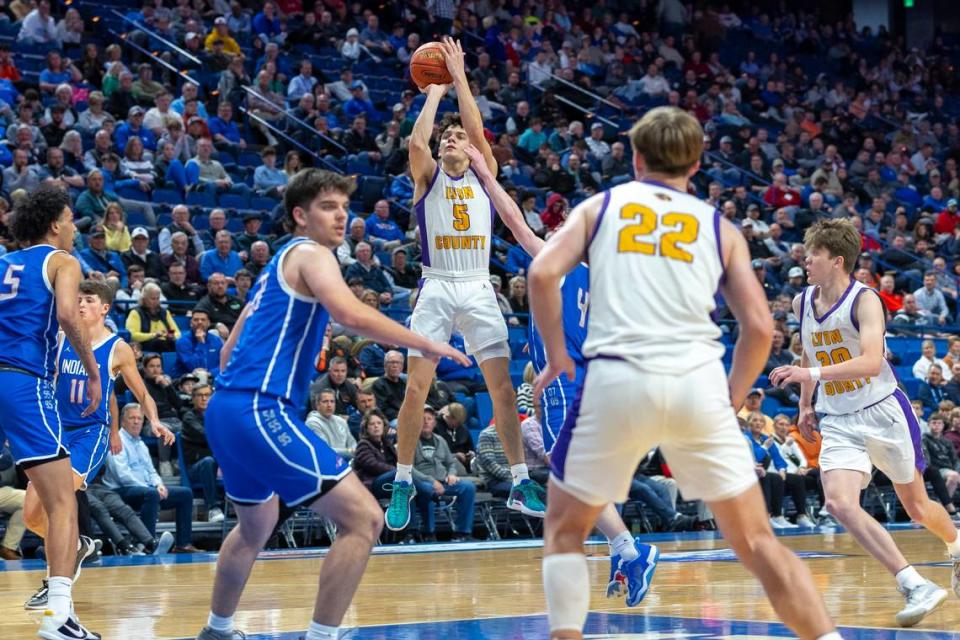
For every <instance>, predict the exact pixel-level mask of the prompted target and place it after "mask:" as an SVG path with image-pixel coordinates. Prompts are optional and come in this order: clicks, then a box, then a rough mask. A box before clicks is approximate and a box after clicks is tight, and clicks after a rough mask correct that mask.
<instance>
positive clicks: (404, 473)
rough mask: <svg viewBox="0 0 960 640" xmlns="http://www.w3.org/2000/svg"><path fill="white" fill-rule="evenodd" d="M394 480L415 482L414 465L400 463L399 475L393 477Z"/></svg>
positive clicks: (398, 466) (398, 467)
mask: <svg viewBox="0 0 960 640" xmlns="http://www.w3.org/2000/svg"><path fill="white" fill-rule="evenodd" d="M393 481H394V482H409V483H411V484H413V465H412V464H398V465H397V475H395V476H394V477H393Z"/></svg>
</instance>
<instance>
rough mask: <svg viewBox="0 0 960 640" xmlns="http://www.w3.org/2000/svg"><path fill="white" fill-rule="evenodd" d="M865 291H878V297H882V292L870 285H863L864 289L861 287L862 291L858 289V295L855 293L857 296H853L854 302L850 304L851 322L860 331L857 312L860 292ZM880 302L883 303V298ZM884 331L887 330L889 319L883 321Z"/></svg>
mask: <svg viewBox="0 0 960 640" xmlns="http://www.w3.org/2000/svg"><path fill="white" fill-rule="evenodd" d="M865 291H869V292H871V293H876V294H877V297H878V298H879V297H880V294H879V293H877V291H876V290H875V289H871V288H870V287H863V288H862V289H860V291H857V295H855V296H854V297H853V304H851V305H850V323H851V324H853V328H854V329H856V330H857V331H860V321H859V320H857V314H856V309H857V298H859V297H860V294H861V293H864V292H865ZM880 304H883V300H882V299H881V300H880ZM883 332H884V333H886V332H887V321H886V319H884V321H883Z"/></svg>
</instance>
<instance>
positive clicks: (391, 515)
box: [383, 482, 417, 531]
mask: <svg viewBox="0 0 960 640" xmlns="http://www.w3.org/2000/svg"><path fill="white" fill-rule="evenodd" d="M392 491H393V494H392V495H391V496H390V506H389V507H387V512H386V513H385V514H384V516H383V519H384V520H385V521H386V523H387V529H390V530H391V531H403V530H404V529H406V528H407V525H408V524H410V503H411V502H413V497H414V496H416V495H417V488H416V487H414V486H413V483H411V482H394V483H393V487H392Z"/></svg>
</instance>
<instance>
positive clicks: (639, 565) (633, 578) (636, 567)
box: [620, 542, 660, 607]
mask: <svg viewBox="0 0 960 640" xmlns="http://www.w3.org/2000/svg"><path fill="white" fill-rule="evenodd" d="M636 544H637V551H639V552H640V555H639V556H637V557H636V558H634V559H633V560H631V561H630V562H625V563H623V566H621V567H620V573H622V574H623V575H624V576H626V579H627V606H628V607H635V606H637V605H638V604H640V601H641V600H643V598H644V596H646V595H647V591H649V590H650V583H651V582H652V581H653V573H654V572H655V571H656V570H657V560H659V559H660V549H658V548H657V547H656V546H654V545H652V544H650V545H647V544H640V543H639V542H637V543H636Z"/></svg>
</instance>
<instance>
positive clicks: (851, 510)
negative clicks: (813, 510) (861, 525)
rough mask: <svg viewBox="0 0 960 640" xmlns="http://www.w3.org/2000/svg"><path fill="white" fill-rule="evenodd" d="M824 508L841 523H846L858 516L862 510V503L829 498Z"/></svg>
mask: <svg viewBox="0 0 960 640" xmlns="http://www.w3.org/2000/svg"><path fill="white" fill-rule="evenodd" d="M824 507H826V509H827V513H829V514H830V515H832V516H833V517H834V518H836V519H837V520H839V521H840V522H845V521H847V520H849V519H850V518H852V517H854V515H856V513H857V511H858V510H859V509H860V503H859V501H858V502H854V501H852V500H849V499H847V498H835V497H828V498H827V501H826V504H825V505H824Z"/></svg>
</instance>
